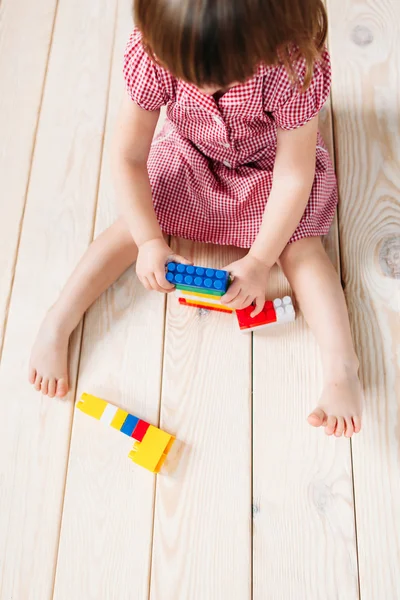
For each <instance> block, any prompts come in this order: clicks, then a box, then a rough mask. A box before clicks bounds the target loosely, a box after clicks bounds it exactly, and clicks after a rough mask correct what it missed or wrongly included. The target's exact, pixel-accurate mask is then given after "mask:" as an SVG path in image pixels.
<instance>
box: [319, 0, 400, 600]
mask: <svg viewBox="0 0 400 600" xmlns="http://www.w3.org/2000/svg"><path fill="white" fill-rule="evenodd" d="M328 6H329V13H330V21H331V51H332V64H333V103H334V115H335V131H336V136H335V144H336V156H337V166H338V171H339V182H340V195H341V205H340V213H339V216H340V239H341V251H342V273H343V280H344V283H345V291H346V296H347V301H348V305H349V309H350V314H351V321H352V325H353V332H354V337H355V340H356V346H357V351H358V354H359V358H360V361H361V375H362V381H363V384H364V388H365V393H366V409H365V418H364V430H363V432H362V433H361V434H360V435H359V436H357V438H356V439H354V441H353V443H352V445H353V457H354V478H355V499H356V512H357V533H358V552H359V563H360V590H361V597H362V598H363V600H372V599H373V600H377V599H380V598H397V597H398V595H399V564H400V511H399V506H400V478H399V471H400V435H399V431H400V430H399V414H400V410H399V409H400V405H399V399H400V377H399V364H398V342H399V339H400V322H399V309H400V290H399V284H398V280H396V272H398V264H399V248H400V239H399V231H400V227H399V225H400V209H399V197H400V167H399V156H400V121H399V113H400V93H399V90H400V66H399V65H400V40H399V36H398V23H399V20H400V5H399V3H398V2H397V1H396V0H382V2H379V3H376V2H371V1H367V0H360V1H359V2H352V1H351V0H337V1H336V0H335V1H331V0H330V2H329V5H328ZM396 240H397V243H396ZM385 248H386V250H387V252H381V251H382V249H385ZM396 248H397V253H396ZM382 260H383V261H385V262H386V263H387V265H388V266H390V269H389V271H388V272H386V270H385V262H384V263H382ZM396 264H397V267H396ZM396 269H397V270H396Z"/></svg>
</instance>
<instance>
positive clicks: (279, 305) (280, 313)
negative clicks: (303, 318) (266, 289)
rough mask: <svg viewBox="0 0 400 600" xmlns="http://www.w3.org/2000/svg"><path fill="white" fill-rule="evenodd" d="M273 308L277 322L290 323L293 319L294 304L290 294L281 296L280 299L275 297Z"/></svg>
mask: <svg viewBox="0 0 400 600" xmlns="http://www.w3.org/2000/svg"><path fill="white" fill-rule="evenodd" d="M274 308H275V311H276V318H277V321H278V323H291V322H292V321H294V320H295V318H296V314H295V312H294V306H293V302H292V299H291V297H290V296H285V297H284V298H282V300H281V299H280V298H276V299H275V300H274Z"/></svg>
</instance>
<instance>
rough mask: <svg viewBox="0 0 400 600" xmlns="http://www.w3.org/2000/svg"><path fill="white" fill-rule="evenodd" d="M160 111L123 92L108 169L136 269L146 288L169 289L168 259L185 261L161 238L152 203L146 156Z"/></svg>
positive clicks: (166, 290) (161, 290)
mask: <svg viewBox="0 0 400 600" xmlns="http://www.w3.org/2000/svg"><path fill="white" fill-rule="evenodd" d="M159 115H160V111H159V110H157V111H147V110H144V109H142V108H140V107H139V106H138V105H137V104H135V103H134V102H132V100H131V99H130V98H129V97H128V96H125V97H124V99H123V101H122V105H121V108H120V112H119V115H118V119H117V125H116V133H115V136H114V144H113V149H112V170H113V175H114V183H115V188H116V193H117V204H118V208H119V211H120V213H121V215H122V217H123V218H124V220H125V222H126V224H127V226H128V228H129V231H130V232H131V234H132V237H133V240H134V242H135V244H136V245H137V247H138V258H137V262H136V273H137V275H138V277H139V280H140V281H141V283H142V284H143V285H144V286H145V288H146V289H148V290H151V289H152V290H157V291H159V292H170V291H172V290H173V289H174V286H173V285H171V284H170V283H169V282H168V281H167V280H166V279H165V263H166V262H167V261H168V260H174V261H175V262H183V263H186V264H188V262H189V261H187V260H186V259H185V258H183V257H182V256H178V255H176V254H174V253H173V251H172V250H171V248H170V247H169V246H168V244H167V243H166V242H165V240H164V236H163V233H162V231H161V228H160V225H159V224H158V221H157V217H156V213H155V211H154V207H153V200H152V192H151V186H150V180H149V175H148V172H147V160H148V156H149V152H150V146H151V142H152V140H153V136H154V131H155V128H156V125H157V121H158V118H159Z"/></svg>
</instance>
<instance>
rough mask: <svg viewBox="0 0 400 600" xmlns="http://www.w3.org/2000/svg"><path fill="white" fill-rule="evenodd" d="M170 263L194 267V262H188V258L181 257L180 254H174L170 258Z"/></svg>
mask: <svg viewBox="0 0 400 600" xmlns="http://www.w3.org/2000/svg"><path fill="white" fill-rule="evenodd" d="M168 262H177V263H181V264H183V265H192V264H193V262H192V261H191V260H187V258H185V257H184V256H181V255H180V254H173V255H172V256H169V257H168Z"/></svg>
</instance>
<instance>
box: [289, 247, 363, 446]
mask: <svg viewBox="0 0 400 600" xmlns="http://www.w3.org/2000/svg"><path fill="white" fill-rule="evenodd" d="M280 263H281V266H282V268H283V271H284V273H285V275H286V277H287V278H288V280H289V283H290V285H291V286H292V289H293V291H294V294H295V296H296V298H297V301H298V303H299V306H300V308H301V310H302V312H303V315H304V317H305V319H306V321H307V322H308V324H309V326H310V328H311V329H312V331H313V333H314V335H315V337H316V339H317V342H318V344H319V347H320V350H321V357H322V366H323V373H324V389H323V392H322V395H321V399H320V402H319V404H318V406H317V407H316V408H315V410H313V412H312V413H311V414H310V416H309V417H308V422H309V423H310V424H311V425H314V426H315V427H320V426H323V427H325V432H326V433H327V434H328V435H332V434H333V433H335V435H336V436H338V437H339V436H341V435H342V434H343V433H344V434H345V435H346V437H351V435H352V434H353V433H354V432H355V433H358V432H359V431H360V428H361V413H362V404H363V393H362V389H361V385H360V382H359V379H358V374H357V373H358V359H357V356H356V353H355V350H354V346H353V341H352V337H351V332H350V324H349V317H348V313H347V307H346V302H345V299H344V294H343V290H342V286H341V284H340V280H339V277H338V275H337V273H336V271H335V269H334V267H333V265H332V263H331V262H330V260H329V258H328V256H327V254H326V252H325V250H324V247H323V245H322V242H321V240H320V238H316V237H314V238H306V239H302V240H299V241H298V242H295V243H293V244H289V245H288V246H287V247H286V248H285V250H284V251H283V253H282V256H281V258H280Z"/></svg>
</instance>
